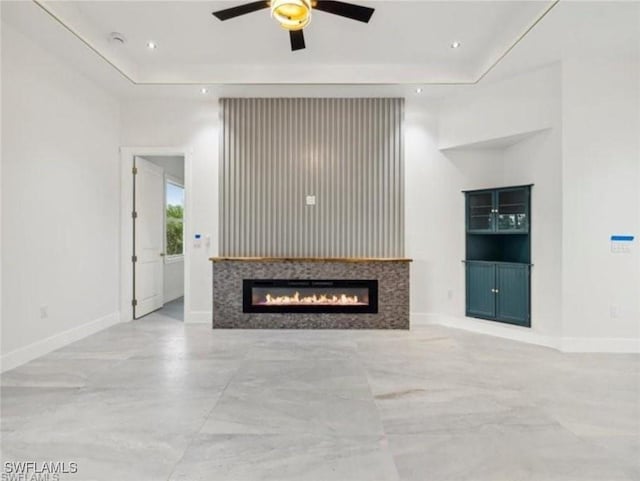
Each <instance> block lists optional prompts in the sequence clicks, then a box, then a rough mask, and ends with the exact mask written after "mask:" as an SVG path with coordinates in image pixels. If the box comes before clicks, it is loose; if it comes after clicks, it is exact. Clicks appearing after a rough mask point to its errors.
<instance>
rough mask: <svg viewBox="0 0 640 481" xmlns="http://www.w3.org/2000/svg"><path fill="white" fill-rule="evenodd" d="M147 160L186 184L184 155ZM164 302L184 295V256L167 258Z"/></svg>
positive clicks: (147, 157)
mask: <svg viewBox="0 0 640 481" xmlns="http://www.w3.org/2000/svg"><path fill="white" fill-rule="evenodd" d="M143 158H144V159H145V160H148V161H149V162H152V163H154V164H156V165H157V166H159V167H161V168H162V169H163V170H164V175H165V176H169V177H170V178H172V179H174V180H176V181H178V182H180V183H181V184H182V185H184V157H180V156H145V157H143ZM163 277H164V296H163V297H164V303H165V304H166V303H167V302H171V301H173V300H175V299H178V298H179V297H182V296H184V257H180V258H172V259H168V258H165V262H164V275H163Z"/></svg>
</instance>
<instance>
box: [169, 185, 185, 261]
mask: <svg viewBox="0 0 640 481" xmlns="http://www.w3.org/2000/svg"><path fill="white" fill-rule="evenodd" d="M165 199H166V209H165V230H166V233H167V234H166V235H167V237H166V243H167V249H166V254H167V257H172V256H173V257H175V256H182V255H183V254H184V187H183V186H182V185H180V184H178V183H177V182H175V181H173V180H167V181H166V183H165Z"/></svg>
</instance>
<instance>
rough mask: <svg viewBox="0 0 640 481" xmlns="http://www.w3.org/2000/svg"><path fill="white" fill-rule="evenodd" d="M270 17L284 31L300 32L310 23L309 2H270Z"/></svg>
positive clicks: (290, 0)
mask: <svg viewBox="0 0 640 481" xmlns="http://www.w3.org/2000/svg"><path fill="white" fill-rule="evenodd" d="M271 16H272V17H273V18H275V19H276V20H277V21H278V23H280V26H281V27H282V28H284V29H285V30H291V31H295V30H302V29H303V28H304V27H306V26H307V25H309V22H311V0H271Z"/></svg>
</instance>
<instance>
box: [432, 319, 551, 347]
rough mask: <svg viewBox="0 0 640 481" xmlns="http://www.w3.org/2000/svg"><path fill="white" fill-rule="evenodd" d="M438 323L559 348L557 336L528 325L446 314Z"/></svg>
mask: <svg viewBox="0 0 640 481" xmlns="http://www.w3.org/2000/svg"><path fill="white" fill-rule="evenodd" d="M438 324H440V325H442V326H448V327H454V328H457V329H464V330H466V331H471V332H477V333H479V334H488V335H490V336H495V337H501V338H503V339H510V340H512V341H519V342H526V343H528V344H535V345H537V346H545V347H552V348H554V349H558V348H559V342H558V340H557V339H556V338H554V337H551V336H546V335H543V334H540V333H539V332H536V331H534V330H532V329H531V328H528V327H521V326H512V325H509V324H501V323H498V322H493V321H485V320H482V319H474V318H471V317H456V316H444V315H442V316H439V317H438Z"/></svg>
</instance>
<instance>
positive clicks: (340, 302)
mask: <svg viewBox="0 0 640 481" xmlns="http://www.w3.org/2000/svg"><path fill="white" fill-rule="evenodd" d="M265 298H266V302H264V304H266V305H269V306H280V305H302V306H307V305H308V306H313V305H325V306H327V305H328V306H344V305H349V306H353V305H366V302H362V301H360V300H359V299H358V296H348V295H346V294H340V295H339V296H335V295H332V296H329V295H326V294H321V295H317V294H313V295H312V296H301V295H300V293H299V292H296V293H295V294H294V295H293V296H272V295H271V294H267V295H266V296H265Z"/></svg>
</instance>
